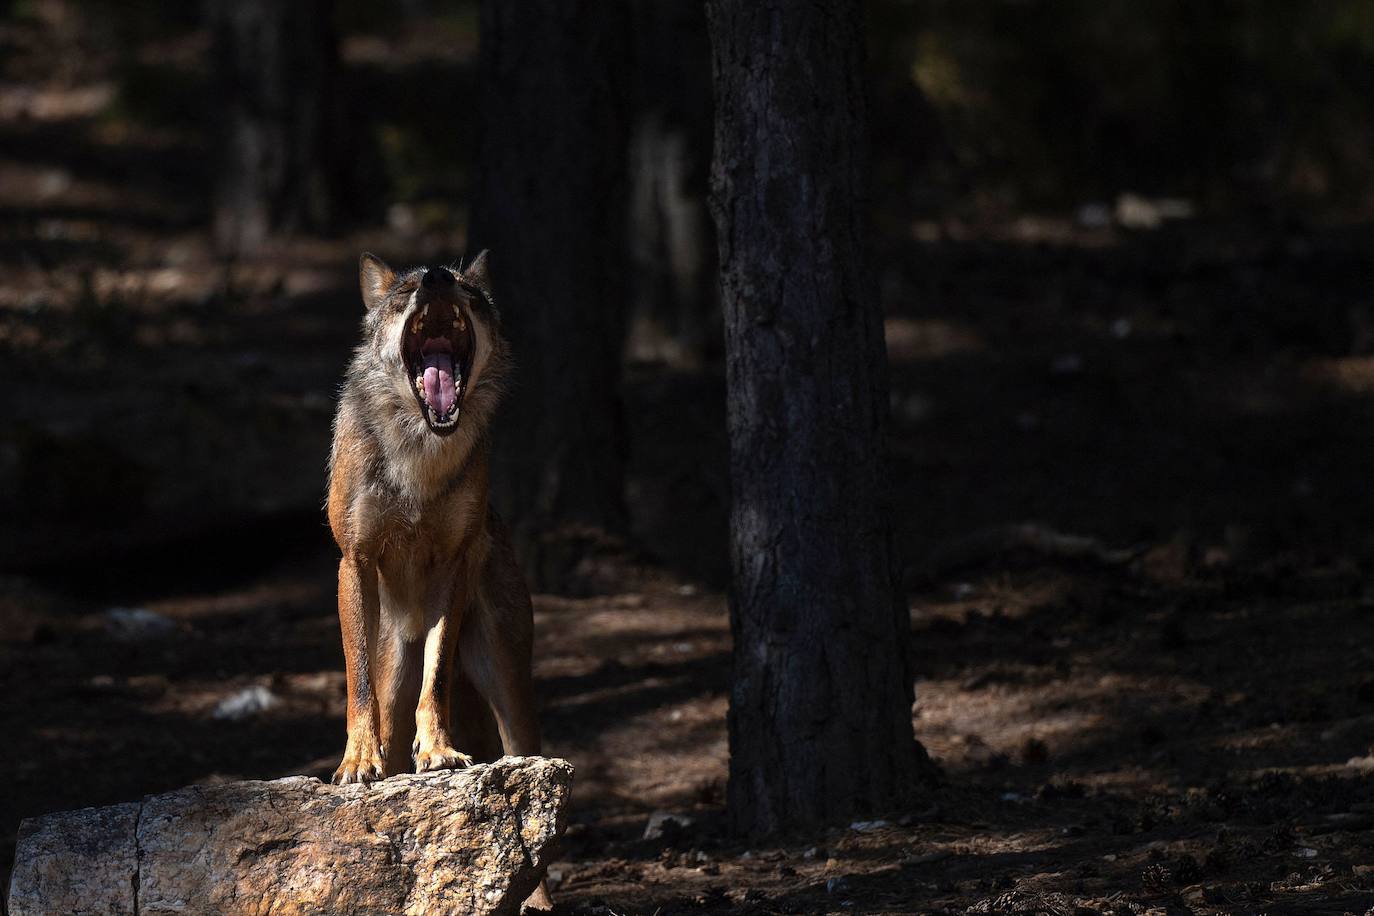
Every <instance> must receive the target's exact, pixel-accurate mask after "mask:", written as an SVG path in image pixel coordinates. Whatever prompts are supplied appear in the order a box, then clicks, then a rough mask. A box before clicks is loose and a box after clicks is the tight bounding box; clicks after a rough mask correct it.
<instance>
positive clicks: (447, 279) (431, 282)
mask: <svg viewBox="0 0 1374 916" xmlns="http://www.w3.org/2000/svg"><path fill="white" fill-rule="evenodd" d="M420 283H421V284H422V285H423V286H428V287H429V288H430V289H441V288H443V287H445V286H452V285H453V274H451V273H449V272H448V271H447V270H445V269H444V268H442V267H431V268H430V269H429V270H427V271H425V275H424V276H423V277H421V278H420Z"/></svg>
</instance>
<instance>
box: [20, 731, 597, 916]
mask: <svg viewBox="0 0 1374 916" xmlns="http://www.w3.org/2000/svg"><path fill="white" fill-rule="evenodd" d="M572 774H573V768H572V765H571V764H569V763H568V762H567V761H564V760H554V759H547V758H542V757H507V758H503V759H501V760H499V761H497V762H496V763H494V764H489V765H479V766H475V767H471V768H470V769H466V770H451V771H444V772H438V773H426V774H423V775H406V776H394V777H392V778H390V779H387V780H384V781H382V782H379V783H374V784H373V785H371V786H331V785H327V784H325V783H321V782H320V781H319V780H316V779H313V778H309V777H304V776H298V777H292V778H290V779H278V780H275V781H273V782H235V783H226V784H224V785H217V786H192V787H189V788H186V789H181V790H179V791H176V792H172V793H169V794H167V795H158V796H152V797H149V798H145V799H144V800H143V801H142V802H141V803H131V804H124V805H115V806H113V807H109V808H87V809H84V810H80V811H66V812H62V813H60V814H53V815H47V816H44V817H40V818H34V819H32V820H28V821H25V822H24V823H23V825H22V826H21V827H20V830H19V843H18V849H17V851H16V855H15V865H14V874H13V877H12V880H11V884H10V896H9V912H10V916H33V914H40V913H42V914H56V913H61V914H101V916H115V914H131V916H132V914H140V916H154V914H169V913H177V914H180V916H197V914H207V916H208V914H229V913H245V914H267V913H271V914H273V916H288V914H297V913H301V914H304V913H310V914H363V913H369V914H370V913H377V914H394V913H405V914H430V913H515V912H518V910H519V907H520V904H521V902H522V901H524V899H525V898H526V897H527V896H528V895H529V894H530V893H531V892H532V891H533V890H534V888H535V886H536V885H537V884H538V882H539V880H540V878H541V877H542V876H543V874H544V870H545V869H546V868H547V866H548V862H549V856H550V855H551V854H552V852H553V843H554V841H555V840H557V838H558V836H559V835H560V834H561V833H562V831H563V827H564V826H565V819H566V813H567V802H568V796H569V792H570V790H571V787H572Z"/></svg>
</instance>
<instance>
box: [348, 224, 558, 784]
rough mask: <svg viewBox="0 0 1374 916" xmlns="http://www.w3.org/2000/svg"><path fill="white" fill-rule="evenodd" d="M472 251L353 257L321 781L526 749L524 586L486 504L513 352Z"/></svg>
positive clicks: (528, 685) (482, 259) (535, 744)
mask: <svg viewBox="0 0 1374 916" xmlns="http://www.w3.org/2000/svg"><path fill="white" fill-rule="evenodd" d="M487 260H488V258H487V252H485V251H483V252H482V253H481V254H479V255H478V256H477V257H476V258H475V259H474V260H473V261H472V262H471V263H470V264H468V265H467V266H466V267H463V266H462V265H461V262H460V264H459V265H458V266H456V267H417V268H414V269H411V270H406V271H402V272H397V271H393V270H392V269H391V268H390V267H388V266H387V265H386V264H385V263H384V262H383V261H382V260H380V259H379V258H377V257H375V256H373V255H371V254H364V255H362V257H361V258H360V259H359V282H360V285H361V288H362V298H363V304H364V305H365V306H366V313H365V317H364V319H363V335H362V343H361V344H359V346H358V347H357V349H356V350H355V351H354V354H353V359H352V361H351V363H350V365H349V367H348V370H347V373H346V375H345V380H344V385H343V389H342V392H341V396H340V399H339V405H338V411H337V413H336V415H335V417H334V444H333V449H332V450H331V453H330V458H329V498H328V514H329V526H330V529H331V530H332V531H333V534H334V539H335V541H336V542H337V544H338V546H339V550H340V553H341V554H342V557H341V559H340V561H339V624H340V628H341V630H342V632H343V648H344V665H345V669H346V671H347V679H348V741H347V745H346V747H345V749H344V754H343V761H342V762H341V763H340V764H339V767H338V769H337V770H336V771H335V773H334V782H335V783H336V784H346V783H367V782H371V781H373V780H376V779H382V778H384V777H386V776H390V775H392V774H395V773H400V772H405V771H408V770H410V769H411V768H412V767H413V768H414V770H415V771H416V772H421V773H422V772H425V771H428V770H437V769H444V768H454V767H465V766H468V765H470V764H472V763H473V761H474V759H476V760H492V759H495V758H496V757H499V756H500V755H501V754H502V753H503V752H504V753H506V754H512V755H534V754H538V753H539V752H540V737H539V722H538V719H537V717H536V711H535V700H534V688H533V680H532V676H531V648H532V643H533V612H532V608H531V604H530V595H529V590H528V588H527V587H526V585H525V580H524V577H523V575H522V574H521V571H520V567H519V564H518V562H517V560H516V557H515V551H514V549H513V547H512V545H511V540H510V537H509V534H508V533H507V530H506V528H505V526H504V525H503V524H502V522H501V519H500V518H499V517H498V516H497V514H496V513H495V512H494V511H493V510H492V509H491V507H490V506H489V504H488V479H489V475H490V471H491V468H490V448H489V445H488V433H489V425H490V423H491V420H492V417H493V415H494V413H495V411H496V408H497V405H498V403H499V402H500V400H501V393H502V389H503V387H504V386H505V384H506V382H507V380H508V378H509V375H510V373H511V368H512V363H511V356H510V348H509V346H508V344H507V343H506V341H505V339H504V338H503V337H502V336H501V323H500V314H499V312H498V311H497V308H496V303H495V300H494V299H493V297H492V286H491V279H490V276H489V273H488V268H487Z"/></svg>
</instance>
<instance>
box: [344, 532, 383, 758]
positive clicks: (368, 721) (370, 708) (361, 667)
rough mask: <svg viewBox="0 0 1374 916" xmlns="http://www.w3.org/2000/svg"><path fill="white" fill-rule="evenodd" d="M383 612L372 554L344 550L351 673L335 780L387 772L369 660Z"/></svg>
mask: <svg viewBox="0 0 1374 916" xmlns="http://www.w3.org/2000/svg"><path fill="white" fill-rule="evenodd" d="M379 614H380V610H379V604H378V598H377V567H376V565H375V563H374V562H373V561H372V560H371V559H370V558H369V557H364V556H361V555H358V554H356V553H353V552H349V553H346V554H345V556H344V558H343V559H342V560H341V561H339V629H340V630H342V632H343V648H344V666H345V669H346V670H347V673H348V746H347V747H346V748H345V749H344V757H343V762H342V763H340V764H339V768H338V769H337V770H335V771H334V783H335V784H336V785H346V784H348V783H354V782H372V781H373V780H374V779H381V778H382V777H383V776H385V775H386V763H385V760H384V759H383V756H382V746H381V742H380V740H379V738H378V734H377V697H376V693H375V691H374V689H373V683H372V665H371V659H372V648H373V647H374V646H375V645H376V643H377V622H378V616H379Z"/></svg>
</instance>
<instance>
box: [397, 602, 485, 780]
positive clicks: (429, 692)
mask: <svg viewBox="0 0 1374 916" xmlns="http://www.w3.org/2000/svg"><path fill="white" fill-rule="evenodd" d="M466 603H467V597H466V594H465V590H464V589H463V588H462V587H461V586H460V587H458V588H456V589H455V594H454V595H453V597H452V599H451V600H450V601H449V602H448V610H446V611H444V612H441V613H440V614H439V615H438V616H437V619H435V620H433V622H431V623H430V626H429V630H428V632H426V633H425V656H424V658H425V660H424V679H423V681H422V682H421V684H420V702H419V703H418V705H416V707H415V743H414V745H413V746H412V748H411V757H412V758H414V760H415V772H417V773H424V772H427V771H429V770H451V769H456V768H458V767H468V766H472V758H471V757H470V756H468V755H467V754H464V753H462V752H461V751H458V750H456V749H455V748H454V746H453V738H452V736H451V735H450V733H449V700H450V694H451V692H452V685H451V684H450V683H449V681H450V679H451V678H452V677H453V665H454V656H455V655H456V653H457V650H458V630H459V628H460V627H461V626H462V623H463V610H464V606H465V605H466Z"/></svg>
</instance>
